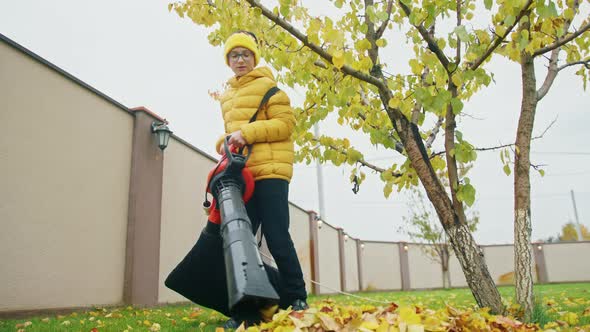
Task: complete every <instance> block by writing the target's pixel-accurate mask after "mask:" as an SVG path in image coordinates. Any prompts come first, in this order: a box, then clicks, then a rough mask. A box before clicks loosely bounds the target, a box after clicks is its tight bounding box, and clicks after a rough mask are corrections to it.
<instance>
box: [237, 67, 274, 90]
mask: <svg viewBox="0 0 590 332" xmlns="http://www.w3.org/2000/svg"><path fill="white" fill-rule="evenodd" d="M260 77H266V78H270V79H271V80H273V81H275V77H274V75H273V74H272V71H271V70H270V68H268V67H257V68H254V69H253V70H252V71H251V72H249V73H248V74H246V75H244V76H242V77H240V78H237V77H235V76H234V77H232V78H231V79H230V80H229V81H228V83H229V85H230V86H231V87H232V88H238V87H240V86H242V85H244V84H246V83H248V82H251V81H253V80H255V79H257V78H260Z"/></svg>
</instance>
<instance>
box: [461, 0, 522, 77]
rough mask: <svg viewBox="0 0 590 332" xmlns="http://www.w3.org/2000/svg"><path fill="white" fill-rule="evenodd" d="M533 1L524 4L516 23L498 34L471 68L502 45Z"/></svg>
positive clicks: (478, 64)
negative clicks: (501, 33)
mask: <svg viewBox="0 0 590 332" xmlns="http://www.w3.org/2000/svg"><path fill="white" fill-rule="evenodd" d="M532 2H533V0H528V1H527V3H526V4H525V5H524V7H523V8H522V9H521V10H520V12H519V13H518V16H516V19H515V20H514V23H513V24H512V25H510V28H508V29H506V32H504V35H503V36H498V38H496V40H494V41H493V42H492V43H491V44H490V48H488V49H487V50H486V51H485V52H484V53H483V54H482V56H481V57H479V58H478V59H477V60H475V61H474V62H473V63H472V64H471V65H470V66H469V69H471V70H476V69H477V68H478V67H479V66H480V65H481V64H482V63H483V62H484V61H485V60H486V59H487V58H488V57H489V56H490V54H492V53H493V52H494V51H495V50H496V48H498V46H500V44H502V42H503V41H504V39H506V36H508V34H509V33H510V32H512V30H513V29H514V27H515V26H516V25H517V24H518V22H520V20H521V19H522V17H523V16H524V14H525V13H526V11H527V9H528V8H529V7H530V5H531V3H532Z"/></svg>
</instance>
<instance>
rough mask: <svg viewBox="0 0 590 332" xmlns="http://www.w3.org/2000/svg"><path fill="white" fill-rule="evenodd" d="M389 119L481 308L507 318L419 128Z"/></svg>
mask: <svg viewBox="0 0 590 332" xmlns="http://www.w3.org/2000/svg"><path fill="white" fill-rule="evenodd" d="M382 98H383V97H382ZM386 98H387V97H386ZM386 100H388V99H386ZM389 115H390V119H391V121H392V123H393V125H394V128H395V129H396V131H397V132H398V134H399V136H400V138H401V140H402V143H403V144H404V148H405V149H406V152H407V154H408V158H409V159H410V161H411V163H412V167H413V168H414V169H415V170H416V173H417V174H418V177H419V178H420V181H421V182H422V185H423V186H424V189H425V190H426V194H427V195H428V198H429V200H430V201H431V202H432V205H433V206H434V209H435V210H436V213H437V215H438V217H439V220H440V222H441V224H442V226H443V228H444V229H445V231H446V234H447V235H448V237H449V239H450V242H451V244H452V246H453V249H454V252H455V255H457V258H458V260H459V262H460V263H461V267H462V269H463V273H464V274H465V279H466V280H467V284H468V285H469V288H470V289H471V293H472V294H473V296H474V297H475V300H476V302H477V304H478V305H479V306H480V307H482V308H483V307H488V308H490V309H491V311H492V313H494V314H503V313H504V306H503V305H502V298H501V296H500V293H499V292H498V289H497V288H496V285H495V284H494V280H493V279H492V277H491V276H490V273H489V271H488V268H487V266H486V263H485V260H484V258H483V254H482V251H481V249H480V248H479V246H478V245H477V243H475V239H474V238H473V235H472V234H471V231H470V230H469V227H468V226H467V223H465V222H464V220H465V218H462V220H463V222H462V221H461V218H460V217H459V215H458V213H457V211H455V209H454V207H453V204H452V203H451V200H450V199H449V196H448V195H447V193H446V191H445V189H444V186H443V185H442V183H441V182H440V181H439V179H438V177H437V176H436V173H435V172H434V169H433V168H432V164H431V163H430V160H429V158H428V154H427V153H426V149H425V147H424V144H423V141H422V137H420V133H419V131H418V128H417V127H416V125H414V124H412V123H410V122H409V121H408V120H407V119H406V118H405V117H396V116H395V115H394V114H391V113H390V114H389Z"/></svg>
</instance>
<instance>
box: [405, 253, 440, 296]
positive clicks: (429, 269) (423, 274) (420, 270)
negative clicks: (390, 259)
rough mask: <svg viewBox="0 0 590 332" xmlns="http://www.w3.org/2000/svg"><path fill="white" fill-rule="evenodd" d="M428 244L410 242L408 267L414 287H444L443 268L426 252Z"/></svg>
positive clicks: (411, 284) (412, 286)
mask: <svg viewBox="0 0 590 332" xmlns="http://www.w3.org/2000/svg"><path fill="white" fill-rule="evenodd" d="M425 250H428V247H427V246H421V245H416V244H408V265H409V266H408V268H409V269H410V287H411V288H412V289H417V288H418V289H420V288H437V287H442V286H443V284H442V268H441V265H440V263H437V262H435V261H434V260H433V259H432V258H431V257H430V256H429V254H427V253H426V252H425Z"/></svg>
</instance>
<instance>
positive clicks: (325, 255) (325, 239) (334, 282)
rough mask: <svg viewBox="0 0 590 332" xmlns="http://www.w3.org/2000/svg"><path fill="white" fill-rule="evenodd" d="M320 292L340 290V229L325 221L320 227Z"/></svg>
mask: <svg viewBox="0 0 590 332" xmlns="http://www.w3.org/2000/svg"><path fill="white" fill-rule="evenodd" d="M318 242H319V250H318V252H319V262H320V280H319V282H320V283H321V284H322V286H328V287H320V293H328V294H329V293H335V292H336V291H335V290H340V254H339V251H338V250H339V249H338V230H336V229H335V228H333V227H331V226H330V225H328V224H326V223H325V222H324V224H323V226H322V228H320V229H318Z"/></svg>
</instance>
